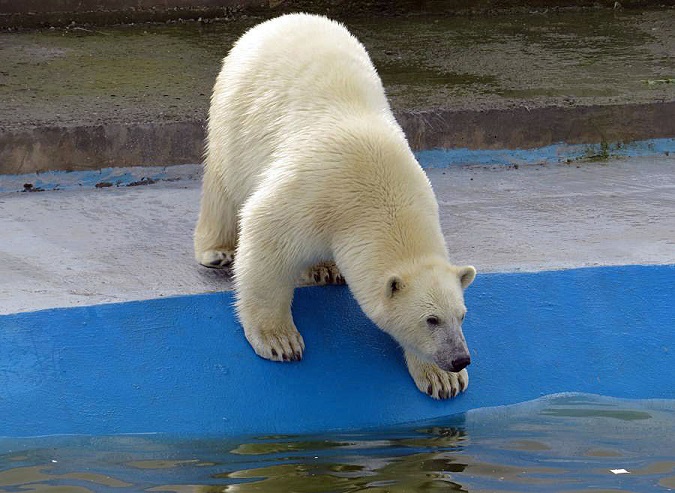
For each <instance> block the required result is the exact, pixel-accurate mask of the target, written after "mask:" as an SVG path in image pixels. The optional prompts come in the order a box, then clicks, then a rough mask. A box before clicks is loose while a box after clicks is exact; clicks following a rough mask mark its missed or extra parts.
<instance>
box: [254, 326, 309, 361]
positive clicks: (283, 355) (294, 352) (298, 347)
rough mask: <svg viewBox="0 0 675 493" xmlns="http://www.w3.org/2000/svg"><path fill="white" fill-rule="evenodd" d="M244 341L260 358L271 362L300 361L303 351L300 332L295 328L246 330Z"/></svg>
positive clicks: (303, 346) (303, 342)
mask: <svg viewBox="0 0 675 493" xmlns="http://www.w3.org/2000/svg"><path fill="white" fill-rule="evenodd" d="M245 332H246V339H248V342H249V343H250V344H251V347H253V350H254V351H255V352H256V354H257V355H258V356H260V357H261V358H265V359H269V360H272V361H300V360H301V359H302V352H303V351H304V350H305V341H303V339H302V336H301V335H300V332H298V329H296V328H295V327H292V326H291V327H279V328H276V329H273V330H255V329H254V330H247V331H245Z"/></svg>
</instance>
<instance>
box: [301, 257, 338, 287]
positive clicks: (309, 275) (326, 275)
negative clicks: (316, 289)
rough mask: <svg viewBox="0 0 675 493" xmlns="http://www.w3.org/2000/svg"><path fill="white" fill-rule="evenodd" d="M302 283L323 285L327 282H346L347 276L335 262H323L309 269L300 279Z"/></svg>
mask: <svg viewBox="0 0 675 493" xmlns="http://www.w3.org/2000/svg"><path fill="white" fill-rule="evenodd" d="M300 283H301V284H309V285H312V284H314V285H317V286H323V285H326V284H345V278H344V276H343V275H342V274H341V273H340V270H339V269H338V268H337V266H336V265H335V262H322V263H320V264H317V265H315V266H313V267H311V268H310V269H308V270H307V271H306V272H305V273H304V274H303V275H302V277H301V279H300Z"/></svg>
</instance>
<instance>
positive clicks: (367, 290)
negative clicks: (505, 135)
mask: <svg viewBox="0 0 675 493" xmlns="http://www.w3.org/2000/svg"><path fill="white" fill-rule="evenodd" d="M206 147H207V149H206V154H205V168H204V177H203V186H202V197H201V209H200V214H199V220H198V222H197V226H196V229H195V235H194V247H195V256H196V258H197V261H198V262H199V263H201V264H202V265H204V266H207V267H232V266H233V272H234V282H235V291H236V299H237V301H236V308H237V313H238V316H239V320H240V322H241V324H242V326H243V328H244V333H245V335H246V338H247V339H248V341H249V343H250V344H251V346H252V347H253V349H254V350H255V352H256V353H257V354H258V355H259V356H261V357H263V358H267V359H270V360H274V361H295V360H300V359H301V358H302V353H303V351H304V349H305V344H304V342H303V339H302V336H301V335H300V333H299V332H298V330H297V329H296V327H295V324H294V323H293V319H292V316H291V309H290V308H291V300H292V298H293V290H294V286H295V284H296V283H297V282H298V281H299V280H300V281H301V280H310V281H311V280H314V281H316V282H317V283H325V282H338V283H339V282H343V281H346V283H347V284H348V286H349V289H350V290H351V292H352V294H353V296H354V297H355V299H356V300H357V302H358V303H359V305H360V306H361V308H362V310H363V312H364V313H365V314H366V315H367V316H368V317H369V318H370V319H371V320H372V321H373V322H374V323H375V324H376V325H377V326H378V327H379V328H380V329H382V330H383V331H385V332H386V333H388V334H390V335H391V336H392V337H393V338H394V339H395V340H396V341H397V342H398V343H399V344H400V345H401V347H402V348H403V351H404V354H405V360H406V363H407V366H408V369H409V371H410V375H411V376H412V378H413V380H414V381H415V384H416V385H417V387H418V388H419V389H420V390H421V391H422V392H424V393H427V394H429V395H430V396H432V397H433V398H436V399H447V398H449V397H454V396H455V395H456V394H457V393H459V391H461V390H464V389H466V387H467V385H468V374H467V371H466V369H465V367H466V366H467V365H468V364H469V362H470V357H469V350H468V348H467V345H466V341H465V339H464V335H463V333H462V327H461V326H462V320H463V319H464V314H465V313H466V308H465V306H464V297H463V290H464V289H465V288H466V287H467V286H468V285H469V284H471V282H472V281H473V279H474V277H475V275H476V271H475V269H474V268H473V267H471V266H464V267H458V266H455V265H453V264H451V263H450V262H449V261H448V251H447V248H446V245H445V241H444V237H443V234H442V232H441V227H440V221H439V216H438V204H437V202H436V198H435V196H434V193H433V191H432V189H431V185H430V183H429V180H428V179H427V176H426V174H425V173H424V171H423V170H422V168H421V167H420V166H419V164H418V163H417V161H416V160H415V157H414V156H413V153H412V151H411V150H410V147H409V145H408V142H407V140H406V138H405V136H404V134H403V131H402V129H401V127H400V126H399V125H398V123H397V122H396V120H395V119H394V115H393V113H392V111H391V109H390V107H389V103H388V102H387V99H386V97H385V93H384V89H383V87H382V82H381V80H380V78H379V76H378V74H377V72H376V71H375V68H374V66H373V64H372V62H371V61H370V58H369V56H368V54H367V53H366V50H365V48H364V47H363V46H362V45H361V43H359V42H358V41H357V40H356V38H354V37H353V36H352V35H351V34H350V33H349V32H348V31H347V29H346V28H345V27H344V26H342V25H341V24H339V23H337V22H334V21H331V20H329V19H327V18H325V17H321V16H315V15H307V14H291V15H285V16H282V17H278V18H276V19H272V20H269V21H266V22H263V23H262V24H259V25H258V26H256V27H254V28H252V29H251V30H250V31H248V32H247V33H246V34H244V36H242V37H241V38H240V39H239V41H238V42H237V43H236V44H235V45H234V47H233V48H232V50H231V51H230V53H229V54H228V56H227V57H226V58H225V60H224V62H223V66H222V70H221V72H220V74H219V75H218V78H217V81H216V83H215V87H214V91H213V96H212V99H211V107H210V111H209V120H208V135H207V146H206ZM235 252H236V259H235Z"/></svg>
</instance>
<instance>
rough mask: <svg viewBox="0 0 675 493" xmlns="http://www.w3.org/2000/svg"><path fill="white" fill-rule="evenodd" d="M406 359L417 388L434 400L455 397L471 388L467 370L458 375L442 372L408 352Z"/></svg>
mask: <svg viewBox="0 0 675 493" xmlns="http://www.w3.org/2000/svg"><path fill="white" fill-rule="evenodd" d="M405 359H406V362H407V364H408V371H409V372H410V376H412V378H413V380H414V381H415V385H417V388H418V389H420V391H422V392H424V393H425V394H427V395H429V396H431V397H433V398H434V399H449V398H450V397H455V396H456V395H457V394H459V393H460V392H463V391H465V390H466V388H467V387H468V386H469V373H468V372H467V371H466V369H464V370H462V371H460V372H458V373H454V372H450V371H445V370H441V369H440V368H439V367H438V366H437V365H435V364H433V363H429V362H426V361H423V360H421V359H420V358H418V357H417V356H415V355H413V354H411V353H407V352H406V355H405Z"/></svg>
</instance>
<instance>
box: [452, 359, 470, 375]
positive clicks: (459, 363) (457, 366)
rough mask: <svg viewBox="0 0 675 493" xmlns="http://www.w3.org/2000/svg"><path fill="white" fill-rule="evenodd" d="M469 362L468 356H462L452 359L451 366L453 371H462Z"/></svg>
mask: <svg viewBox="0 0 675 493" xmlns="http://www.w3.org/2000/svg"><path fill="white" fill-rule="evenodd" d="M470 364H471V358H470V357H469V356H463V357H461V358H457V359H453V360H452V368H453V370H452V371H454V372H455V373H456V372H458V371H462V370H463V369H464V368H466V367H467V366H469V365H470Z"/></svg>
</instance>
